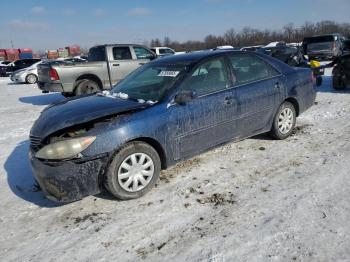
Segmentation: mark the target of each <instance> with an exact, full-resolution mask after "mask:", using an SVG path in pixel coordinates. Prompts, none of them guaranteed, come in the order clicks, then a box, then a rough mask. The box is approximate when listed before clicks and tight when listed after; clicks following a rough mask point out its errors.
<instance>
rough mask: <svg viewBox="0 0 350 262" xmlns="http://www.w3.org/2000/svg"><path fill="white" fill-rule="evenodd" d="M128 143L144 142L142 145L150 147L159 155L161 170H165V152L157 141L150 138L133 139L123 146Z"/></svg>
mask: <svg viewBox="0 0 350 262" xmlns="http://www.w3.org/2000/svg"><path fill="white" fill-rule="evenodd" d="M130 142H144V143H146V144H148V145H150V146H151V147H153V148H154V149H155V150H156V151H157V153H158V155H159V158H160V163H161V169H162V170H163V169H166V168H167V160H166V153H165V150H164V148H163V146H162V145H161V144H160V143H159V142H158V141H157V140H155V139H154V138H151V137H138V138H134V139H132V140H129V141H128V142H126V143H125V144H127V143H130Z"/></svg>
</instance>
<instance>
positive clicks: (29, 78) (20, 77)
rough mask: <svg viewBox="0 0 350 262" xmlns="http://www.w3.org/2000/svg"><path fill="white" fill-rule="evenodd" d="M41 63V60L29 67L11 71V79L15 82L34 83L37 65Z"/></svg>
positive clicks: (36, 76) (36, 75)
mask: <svg viewBox="0 0 350 262" xmlns="http://www.w3.org/2000/svg"><path fill="white" fill-rule="evenodd" d="M41 63H43V62H42V61H39V62H36V63H35V64H33V65H31V66H30V67H27V68H24V69H20V70H17V71H15V72H13V73H12V75H11V81H13V82H17V83H27V84H36V82H37V81H38V65H40V64H41Z"/></svg>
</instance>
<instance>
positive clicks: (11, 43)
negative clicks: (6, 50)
mask: <svg viewBox="0 0 350 262" xmlns="http://www.w3.org/2000/svg"><path fill="white" fill-rule="evenodd" d="M11 47H12V48H13V41H12V39H11Z"/></svg>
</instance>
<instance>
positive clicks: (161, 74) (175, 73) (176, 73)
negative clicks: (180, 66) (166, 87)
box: [158, 71, 180, 77]
mask: <svg viewBox="0 0 350 262" xmlns="http://www.w3.org/2000/svg"><path fill="white" fill-rule="evenodd" d="M179 73H180V71H161V72H160V73H159V74H158V76H170V77H176V76H177V75H178V74H179Z"/></svg>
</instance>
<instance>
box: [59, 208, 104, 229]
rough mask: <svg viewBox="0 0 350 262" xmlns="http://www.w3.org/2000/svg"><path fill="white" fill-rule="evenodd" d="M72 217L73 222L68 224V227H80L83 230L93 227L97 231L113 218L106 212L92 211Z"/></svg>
mask: <svg viewBox="0 0 350 262" xmlns="http://www.w3.org/2000/svg"><path fill="white" fill-rule="evenodd" d="M70 219H71V221H72V223H70V224H68V225H66V228H69V227H79V228H80V229H81V230H86V229H88V228H93V229H94V231H95V232H99V231H100V230H101V229H102V228H103V227H105V226H106V225H107V222H108V221H109V220H110V219H111V218H110V217H108V216H107V215H106V214H104V213H96V212H92V213H89V214H86V215H83V216H77V217H72V218H70Z"/></svg>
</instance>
